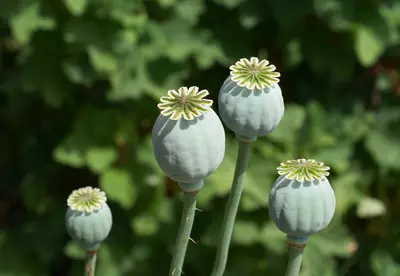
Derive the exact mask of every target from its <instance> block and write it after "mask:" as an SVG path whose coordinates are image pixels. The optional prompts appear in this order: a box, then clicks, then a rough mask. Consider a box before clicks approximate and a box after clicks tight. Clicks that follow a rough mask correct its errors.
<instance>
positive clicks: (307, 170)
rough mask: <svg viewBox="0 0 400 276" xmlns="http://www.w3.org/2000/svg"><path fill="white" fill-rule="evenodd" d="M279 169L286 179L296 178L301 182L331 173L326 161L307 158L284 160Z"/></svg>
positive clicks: (279, 172) (317, 178) (318, 178)
mask: <svg viewBox="0 0 400 276" xmlns="http://www.w3.org/2000/svg"><path fill="white" fill-rule="evenodd" d="M277 171H278V174H279V175H284V176H285V178H286V179H296V180H297V181H300V182H303V181H304V180H307V181H314V180H320V179H322V178H324V177H326V176H328V175H329V167H328V166H326V165H325V164H324V163H322V162H317V161H315V160H313V159H305V158H301V159H297V160H288V161H286V162H282V163H281V164H280V166H279V167H278V168H277Z"/></svg>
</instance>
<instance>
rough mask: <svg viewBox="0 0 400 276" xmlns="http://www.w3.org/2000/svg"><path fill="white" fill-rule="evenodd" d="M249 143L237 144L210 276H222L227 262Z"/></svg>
mask: <svg viewBox="0 0 400 276" xmlns="http://www.w3.org/2000/svg"><path fill="white" fill-rule="evenodd" d="M250 150H251V143H243V142H240V143H239V152H238V157H237V160H236V168H235V175H234V177H233V183H232V188H231V192H230V195H229V199H228V203H227V206H226V210H225V216H224V221H223V224H222V232H221V237H220V239H219V244H218V249H217V256H216V259H215V263H214V267H213V271H212V273H211V276H222V275H223V274H224V271H225V267H226V263H227V261H228V252H229V246H230V243H231V237H232V232H233V227H234V225H235V219H236V214H237V211H238V208H239V202H240V198H241V196H242V191H243V184H244V180H245V176H246V170H247V165H248V163H249V158H250Z"/></svg>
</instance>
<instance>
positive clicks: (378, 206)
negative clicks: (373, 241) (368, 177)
mask: <svg viewBox="0 0 400 276" xmlns="http://www.w3.org/2000/svg"><path fill="white" fill-rule="evenodd" d="M385 213H386V206H385V203H384V202H382V201H381V200H379V199H376V198H370V197H364V198H363V199H362V200H361V201H360V202H359V204H358V207H357V216H358V217H359V218H373V217H377V216H382V215H384V214H385Z"/></svg>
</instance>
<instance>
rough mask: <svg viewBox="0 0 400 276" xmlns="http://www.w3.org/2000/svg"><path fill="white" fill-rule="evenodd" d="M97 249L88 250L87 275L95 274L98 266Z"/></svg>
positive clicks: (92, 275)
mask: <svg viewBox="0 0 400 276" xmlns="http://www.w3.org/2000/svg"><path fill="white" fill-rule="evenodd" d="M96 254H97V252H96V251H89V250H87V251H86V261H85V276H94V270H95V268H96Z"/></svg>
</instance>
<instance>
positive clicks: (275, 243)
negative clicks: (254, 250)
mask: <svg viewBox="0 0 400 276" xmlns="http://www.w3.org/2000/svg"><path fill="white" fill-rule="evenodd" d="M259 240H260V243H261V244H262V245H263V246H264V247H265V248H267V249H268V250H270V251H272V252H274V253H276V254H279V255H280V254H283V253H286V249H287V240H286V234H285V233H283V232H281V231H280V230H279V229H278V228H277V227H276V225H275V224H274V223H273V222H272V221H269V222H267V223H265V224H264V225H263V227H262V228H261V230H260V235H259Z"/></svg>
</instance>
